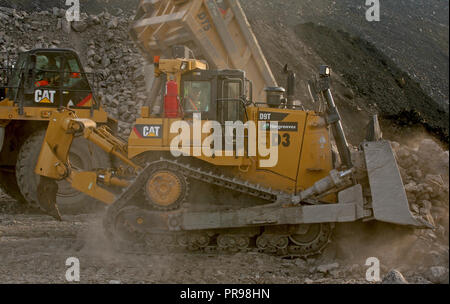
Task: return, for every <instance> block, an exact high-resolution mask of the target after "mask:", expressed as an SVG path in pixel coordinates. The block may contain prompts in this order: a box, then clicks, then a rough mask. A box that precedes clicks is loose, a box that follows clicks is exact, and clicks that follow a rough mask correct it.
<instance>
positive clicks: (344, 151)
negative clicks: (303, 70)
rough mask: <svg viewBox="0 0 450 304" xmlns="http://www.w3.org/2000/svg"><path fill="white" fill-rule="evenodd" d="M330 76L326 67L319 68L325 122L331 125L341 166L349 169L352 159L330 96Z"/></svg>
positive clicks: (331, 95) (337, 113)
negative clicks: (325, 108)
mask: <svg viewBox="0 0 450 304" xmlns="http://www.w3.org/2000/svg"><path fill="white" fill-rule="evenodd" d="M330 74H331V70H330V68H329V67H328V66H326V65H322V66H320V79H321V82H322V83H321V85H320V91H321V92H322V94H323V96H324V97H325V100H326V101H327V106H328V109H327V114H328V117H327V122H328V124H329V125H331V130H332V132H333V137H334V139H335V141H336V146H337V148H338V151H339V156H340V157H341V161H342V164H343V165H344V166H346V167H347V168H348V169H350V168H352V167H353V163H352V157H351V154H350V149H349V147H348V142H347V138H346V137H345V133H344V128H343V127H342V122H341V115H340V114H339V111H338V109H337V107H336V104H335V102H334V98H333V94H331V90H330Z"/></svg>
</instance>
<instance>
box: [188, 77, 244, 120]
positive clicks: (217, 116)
mask: <svg viewBox="0 0 450 304" xmlns="http://www.w3.org/2000/svg"><path fill="white" fill-rule="evenodd" d="M250 87H251V85H250V84H249V81H248V80H247V79H246V78H245V73H244V72H243V71H241V70H216V71H211V70H196V71H192V72H190V73H188V74H185V75H183V77H182V81H181V100H182V102H181V104H182V107H183V112H184V114H185V118H186V119H192V117H193V114H194V113H201V115H202V120H215V121H218V122H220V123H221V124H223V125H224V124H225V122H226V121H233V122H234V121H245V119H246V115H245V113H246V107H245V105H246V103H247V102H248V101H249V99H250V98H249V97H248V94H247V93H246V92H247V91H248V90H249V88H250ZM250 95H251V94H250Z"/></svg>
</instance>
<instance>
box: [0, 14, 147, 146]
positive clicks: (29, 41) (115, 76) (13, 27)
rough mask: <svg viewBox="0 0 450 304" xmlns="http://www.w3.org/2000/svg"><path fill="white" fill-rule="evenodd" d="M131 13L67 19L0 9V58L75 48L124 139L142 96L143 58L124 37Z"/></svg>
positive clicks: (82, 15) (136, 115)
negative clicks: (116, 121)
mask: <svg viewBox="0 0 450 304" xmlns="http://www.w3.org/2000/svg"><path fill="white" fill-rule="evenodd" d="M132 13H134V12H132ZM132 16H133V14H130V15H126V14H124V13H123V12H120V11H119V12H117V14H116V15H112V14H110V13H108V12H102V13H100V14H98V15H88V14H85V13H82V14H81V19H80V21H78V22H76V21H75V22H71V23H70V22H68V21H67V20H66V18H65V11H64V10H63V9H59V8H53V9H52V10H50V11H40V12H33V13H27V12H24V11H16V10H14V9H10V8H6V7H0V62H2V63H3V62H4V61H5V60H6V58H7V55H8V54H9V56H11V55H12V54H16V53H17V52H18V51H24V50H30V49H33V48H72V49H74V50H76V51H77V53H78V54H79V56H80V58H81V60H82V62H83V65H84V67H85V70H86V72H88V73H90V72H92V73H95V74H96V75H97V76H96V77H95V79H96V80H95V81H92V82H93V83H92V84H93V85H94V87H95V88H96V92H97V95H98V97H100V99H101V100H102V103H103V105H104V107H105V109H106V111H107V112H108V114H109V115H110V116H111V117H113V118H116V119H118V120H119V135H120V136H121V137H124V138H126V137H127V136H128V134H129V132H130V130H131V124H132V123H133V122H134V121H135V120H136V118H137V117H138V116H139V109H140V108H141V106H142V105H143V103H144V101H145V100H146V98H147V97H146V94H145V92H146V88H145V82H144V81H145V75H144V68H143V67H144V59H143V58H142V56H141V55H140V54H139V53H138V50H137V49H136V47H135V46H134V44H133V42H132V41H131V39H130V38H129V37H128V31H127V29H128V28H129V26H130V22H131V20H132Z"/></svg>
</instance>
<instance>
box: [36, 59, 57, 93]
mask: <svg viewBox="0 0 450 304" xmlns="http://www.w3.org/2000/svg"><path fill="white" fill-rule="evenodd" d="M61 62H62V57H61V56H59V55H56V54H37V55H36V66H35V69H36V76H35V79H34V84H35V87H40V86H49V87H57V86H59V78H60V75H59V72H58V71H59V69H60V67H61Z"/></svg>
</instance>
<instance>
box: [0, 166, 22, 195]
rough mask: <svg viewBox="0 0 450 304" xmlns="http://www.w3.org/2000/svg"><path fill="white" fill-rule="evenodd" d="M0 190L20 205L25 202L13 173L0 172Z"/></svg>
mask: <svg viewBox="0 0 450 304" xmlns="http://www.w3.org/2000/svg"><path fill="white" fill-rule="evenodd" d="M0 190H1V191H3V192H4V193H5V194H7V195H8V196H9V197H11V198H12V199H14V200H16V201H18V202H20V203H25V202H26V200H25V198H24V197H23V195H22V193H21V192H20V189H19V186H18V185H17V180H16V174H15V172H6V171H0Z"/></svg>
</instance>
